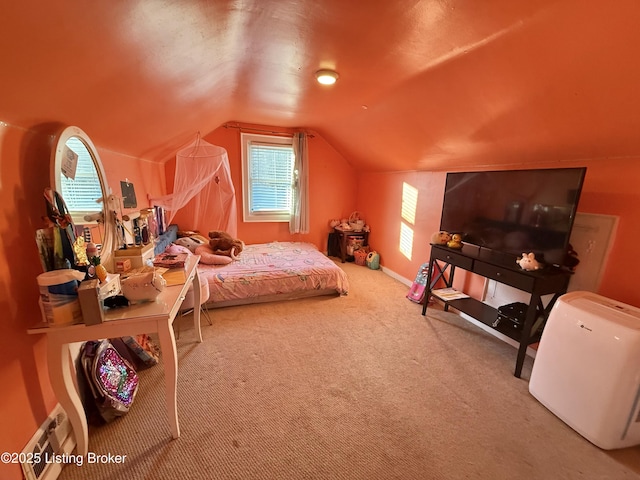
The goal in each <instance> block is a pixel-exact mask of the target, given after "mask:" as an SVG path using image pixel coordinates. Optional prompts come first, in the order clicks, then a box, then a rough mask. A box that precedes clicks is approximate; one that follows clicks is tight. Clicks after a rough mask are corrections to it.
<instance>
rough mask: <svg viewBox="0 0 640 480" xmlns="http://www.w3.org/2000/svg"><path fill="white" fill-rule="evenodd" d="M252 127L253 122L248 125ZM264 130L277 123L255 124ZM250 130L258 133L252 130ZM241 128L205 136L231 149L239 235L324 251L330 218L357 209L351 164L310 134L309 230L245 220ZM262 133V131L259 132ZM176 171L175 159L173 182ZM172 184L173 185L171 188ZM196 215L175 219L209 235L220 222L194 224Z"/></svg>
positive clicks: (222, 129)
mask: <svg viewBox="0 0 640 480" xmlns="http://www.w3.org/2000/svg"><path fill="white" fill-rule="evenodd" d="M244 126H245V127H249V126H250V125H244ZM251 126H253V127H254V128H258V129H260V130H269V131H271V130H274V128H273V127H265V126H260V125H251ZM275 130H276V131H278V132H285V133H289V134H290V133H292V131H287V130H286V129H282V128H276V129H275ZM248 132H249V133H254V132H253V131H249V130H248ZM240 133H241V132H240V130H239V129H238V128H225V127H220V128H218V129H216V130H215V131H213V132H212V133H211V134H209V135H207V136H206V137H204V140H206V141H207V142H209V143H211V144H214V145H219V146H221V147H224V148H225V149H226V150H227V155H228V157H229V164H230V167H231V178H232V180H233V184H234V186H235V190H236V204H237V210H238V238H240V239H242V240H243V241H244V242H245V243H248V244H249V243H264V242H271V241H296V242H310V243H313V244H315V245H316V246H317V247H318V248H319V249H320V250H321V251H326V248H327V234H328V233H329V230H330V228H329V220H331V219H332V218H341V217H348V216H349V215H350V214H351V212H353V211H354V210H355V202H356V185H357V183H356V172H355V170H354V169H353V168H352V167H351V165H350V164H349V163H348V162H347V161H346V160H345V159H344V157H342V156H341V155H340V154H339V153H338V152H336V151H335V150H334V149H333V148H332V147H331V145H329V144H328V143H327V142H326V141H325V140H324V139H323V138H322V137H320V136H319V135H317V134H313V138H309V140H308V146H309V191H310V206H309V208H310V218H311V226H310V232H309V234H306V235H302V234H295V235H292V234H290V233H289V224H288V223H281V222H280V223H278V222H270V223H262V222H261V223H255V222H243V221H242V205H243V203H242V152H241V145H240ZM256 133H260V132H256ZM174 171H175V160H172V161H170V162H168V164H167V180H168V182H169V183H170V184H172V181H171V179H172V178H173V175H174ZM171 189H172V188H171V187H169V190H171ZM185 218H192V217H190V216H187V215H181V214H180V213H178V214H177V215H176V217H175V219H174V223H177V224H178V225H179V227H180V228H181V229H185V230H187V229H188V230H199V231H200V232H201V233H203V234H204V235H205V236H206V234H207V232H209V231H210V230H215V229H216V226H215V225H213V224H212V223H207V220H206V218H205V219H204V220H203V221H202V222H201V223H200V225H190V224H189V223H190V222H191V220H188V221H186V220H185Z"/></svg>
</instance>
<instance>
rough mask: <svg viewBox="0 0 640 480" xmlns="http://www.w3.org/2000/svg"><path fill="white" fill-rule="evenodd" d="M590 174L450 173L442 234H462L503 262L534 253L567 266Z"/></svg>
mask: <svg viewBox="0 0 640 480" xmlns="http://www.w3.org/2000/svg"><path fill="white" fill-rule="evenodd" d="M586 170H587V169H586V167H580V168H557V169H537V170H502V171H488V172H451V173H448V174H447V181H446V186H445V192H444V200H443V207H442V217H441V220H440V230H444V231H447V232H449V233H451V234H453V233H459V234H460V235H461V236H462V241H463V245H466V246H475V247H477V248H478V249H479V250H480V252H481V253H483V254H484V256H485V257H487V256H488V257H491V258H494V259H496V261H499V263H509V264H511V262H513V263H512V264H515V259H516V258H519V257H520V256H521V255H522V254H523V253H529V252H533V253H535V254H536V259H537V260H539V261H541V262H543V263H545V264H548V265H549V264H551V265H558V266H562V265H563V263H564V260H565V258H566V253H567V247H568V244H569V237H570V236H571V229H572V227H573V221H574V219H575V215H576V211H577V208H578V201H579V200H580V193H581V191H582V184H583V182H584V177H585V174H586ZM463 248H465V247H463ZM467 248H469V247H467Z"/></svg>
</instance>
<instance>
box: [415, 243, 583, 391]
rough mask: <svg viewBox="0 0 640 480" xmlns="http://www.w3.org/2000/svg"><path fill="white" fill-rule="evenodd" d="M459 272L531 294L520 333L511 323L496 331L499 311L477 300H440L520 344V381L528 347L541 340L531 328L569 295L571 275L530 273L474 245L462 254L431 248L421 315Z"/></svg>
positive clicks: (548, 270)
mask: <svg viewBox="0 0 640 480" xmlns="http://www.w3.org/2000/svg"><path fill="white" fill-rule="evenodd" d="M456 268H462V269H463V270H466V271H469V272H473V273H475V274H477V275H480V276H482V277H485V278H489V279H491V280H495V281H497V282H500V283H504V284H505V285H510V286H512V287H515V288H517V289H519V290H522V291H525V292H528V293H530V294H531V299H530V301H529V305H528V307H527V311H526V316H525V321H524V324H523V325H522V328H520V329H516V328H514V327H513V326H512V325H509V324H508V322H507V323H505V322H500V323H498V324H497V326H496V327H493V325H494V324H495V323H496V320H497V319H498V310H497V309H495V308H493V307H491V306H490V305H487V304H485V303H483V302H481V301H479V300H476V299H474V298H470V297H468V298H460V299H456V300H445V299H441V300H443V301H444V309H445V311H446V310H448V308H449V306H451V307H453V308H455V309H456V310H458V311H459V312H462V313H465V314H467V315H469V316H470V317H473V318H475V319H476V320H478V321H480V322H482V323H484V324H486V325H488V326H491V327H492V328H495V329H496V330H497V331H499V332H500V333H502V334H504V335H506V336H508V337H509V338H511V339H513V340H515V341H516V342H518V343H519V348H518V357H517V360H516V369H515V373H514V375H515V376H516V377H518V378H520V374H521V372H522V364H523V363H524V358H525V355H526V353H527V347H528V346H529V345H531V344H532V343H536V342H538V341H539V340H540V335H541V331H542V329H536V331H532V327H533V326H534V323H535V322H536V319H538V318H539V317H540V316H542V318H543V321H544V322H546V319H547V318H548V316H549V313H550V311H551V308H552V307H553V304H554V303H555V301H556V300H557V299H558V297H559V296H560V295H562V294H564V293H566V291H567V287H568V285H569V279H570V277H571V274H570V273H569V272H566V271H564V270H561V269H559V268H554V267H545V268H543V269H540V270H536V271H532V272H527V271H524V270H521V269H520V267H518V265H516V264H515V259H514V258H513V257H507V256H500V255H499V254H496V253H495V252H493V251H491V250H487V249H484V248H479V247H475V246H471V245H464V246H463V248H462V249H461V250H458V249H451V248H448V247H446V246H444V245H431V259H430V261H429V270H428V273H427V286H426V291H425V296H424V301H423V305H422V315H425V314H426V312H427V305H428V303H429V298H430V297H431V295H432V290H433V289H434V288H435V287H436V285H437V284H438V282H439V281H442V282H443V283H444V285H446V287H448V288H451V287H452V286H453V277H454V274H455V270H456ZM447 272H448V273H447ZM544 295H553V297H552V298H551V300H549V302H548V303H547V305H546V306H545V305H544V303H543V300H542V296H544Z"/></svg>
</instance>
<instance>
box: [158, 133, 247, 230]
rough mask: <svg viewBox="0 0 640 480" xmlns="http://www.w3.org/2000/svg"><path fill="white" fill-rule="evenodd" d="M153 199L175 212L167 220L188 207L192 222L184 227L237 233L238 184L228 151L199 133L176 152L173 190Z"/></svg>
mask: <svg viewBox="0 0 640 480" xmlns="http://www.w3.org/2000/svg"><path fill="white" fill-rule="evenodd" d="M192 199H193V200H192ZM151 201H152V203H153V205H155V206H159V207H163V208H165V209H166V210H169V211H170V212H171V214H170V216H169V219H168V221H167V224H169V223H171V221H172V220H173V218H174V217H175V215H176V213H177V212H178V211H179V210H180V209H182V208H185V207H186V208H185V212H186V213H185V216H186V217H187V218H188V222H189V224H188V225H185V226H184V227H183V228H185V229H196V230H197V229H199V228H202V229H203V230H202V231H203V232H208V231H209V230H225V231H226V232H228V233H229V234H230V235H232V236H233V237H235V236H236V235H237V215H236V197H235V188H234V186H233V181H232V180H231V168H230V166H229V158H228V157H227V151H226V150H225V149H224V148H222V147H219V146H217V145H212V144H210V143H208V142H206V141H204V140H202V139H201V138H200V135H199V134H198V137H197V138H196V140H195V142H193V143H192V144H190V145H188V146H187V147H185V148H182V149H181V150H179V151H178V153H177V154H176V172H175V176H174V180H173V193H171V194H169V195H164V196H162V197H158V198H152V199H151ZM183 220H184V219H183ZM205 234H206V233H205Z"/></svg>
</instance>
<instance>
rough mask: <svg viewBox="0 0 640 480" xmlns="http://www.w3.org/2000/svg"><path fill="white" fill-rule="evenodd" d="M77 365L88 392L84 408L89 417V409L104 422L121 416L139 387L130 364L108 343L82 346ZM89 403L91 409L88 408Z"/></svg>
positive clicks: (101, 342) (127, 408) (93, 343)
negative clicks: (80, 367) (92, 408)
mask: <svg viewBox="0 0 640 480" xmlns="http://www.w3.org/2000/svg"><path fill="white" fill-rule="evenodd" d="M80 361H81V364H82V370H83V372H84V376H85V380H86V383H87V387H88V390H89V392H90V395H89V398H88V399H87V403H88V405H86V407H87V409H88V413H89V415H91V407H92V406H93V407H96V408H97V413H98V414H99V416H100V418H101V419H102V420H103V421H104V422H110V421H112V420H114V419H116V418H117V417H121V416H122V415H125V414H126V413H127V412H128V411H129V409H130V408H131V405H132V404H133V400H134V398H135V396H136V393H137V391H138V383H139V378H138V374H137V373H136V371H135V370H134V368H133V367H132V366H131V364H130V363H129V362H128V361H127V360H125V359H124V358H122V356H121V355H120V354H119V353H118V351H117V350H116V349H115V348H114V347H113V345H112V344H111V342H110V341H109V340H101V341H89V342H85V343H84V345H83V346H82V353H81V355H80ZM89 392H88V393H89ZM91 403H92V404H93V405H89V404H91Z"/></svg>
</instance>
